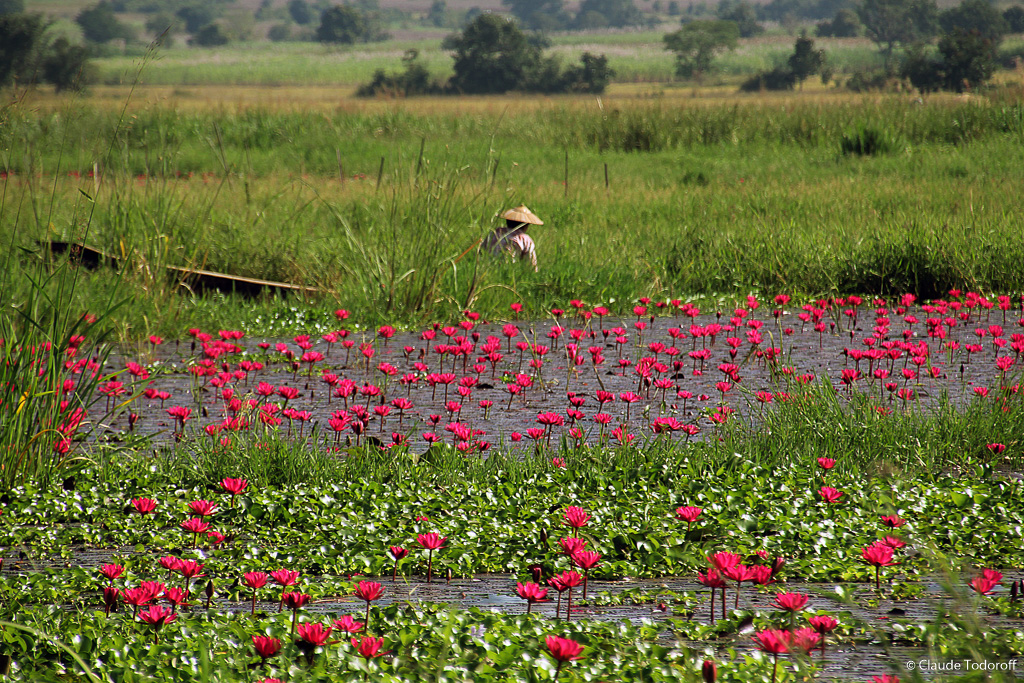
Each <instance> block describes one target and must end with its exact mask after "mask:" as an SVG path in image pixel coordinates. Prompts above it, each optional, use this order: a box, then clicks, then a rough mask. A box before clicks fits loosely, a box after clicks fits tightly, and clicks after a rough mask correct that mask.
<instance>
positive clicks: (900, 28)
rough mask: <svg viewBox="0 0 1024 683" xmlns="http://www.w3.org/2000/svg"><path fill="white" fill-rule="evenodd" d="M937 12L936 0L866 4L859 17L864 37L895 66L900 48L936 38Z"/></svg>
mask: <svg viewBox="0 0 1024 683" xmlns="http://www.w3.org/2000/svg"><path fill="white" fill-rule="evenodd" d="M937 14H938V8H937V7H936V5H935V0H863V2H862V3H861V4H860V6H858V7H857V16H858V17H859V18H860V21H861V23H862V24H864V33H865V35H867V37H868V38H870V39H871V40H872V41H873V42H874V43H875V44H876V45H878V46H879V48H880V49H881V51H882V54H883V55H885V61H886V65H887V66H891V65H892V57H893V52H894V50H895V49H896V46H897V45H909V44H910V43H913V42H915V41H918V40H922V39H925V38H930V37H931V36H933V35H935V28H936V16H937Z"/></svg>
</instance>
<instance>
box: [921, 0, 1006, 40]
mask: <svg viewBox="0 0 1024 683" xmlns="http://www.w3.org/2000/svg"><path fill="white" fill-rule="evenodd" d="M939 26H941V27H942V30H943V31H945V32H946V33H953V31H954V30H956V29H961V30H963V31H965V32H968V33H970V32H971V31H977V32H978V33H979V34H980V35H981V37H982V38H987V39H988V40H990V41H992V43H993V44H994V45H996V46H998V45H999V43H1000V42H1002V40H1003V36H1005V35H1006V34H1007V33H1008V32H1009V31H1010V25H1009V24H1008V23H1007V21H1006V19H1004V18H1003V15H1002V14H1001V13H1000V12H999V11H998V10H997V9H996V8H995V7H993V6H992V5H991V4H989V2H988V0H963V2H961V3H960V4H959V5H957V6H956V7H951V8H949V9H948V10H946V11H944V12H942V13H941V14H940V15H939Z"/></svg>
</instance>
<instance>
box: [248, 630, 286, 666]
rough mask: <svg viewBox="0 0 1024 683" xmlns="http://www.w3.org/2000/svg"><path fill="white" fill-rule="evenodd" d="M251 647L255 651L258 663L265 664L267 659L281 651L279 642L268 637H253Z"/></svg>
mask: <svg viewBox="0 0 1024 683" xmlns="http://www.w3.org/2000/svg"><path fill="white" fill-rule="evenodd" d="M252 647H253V649H254V650H256V654H257V655H258V656H259V658H260V663H261V664H266V663H267V660H268V659H270V658H271V657H273V656H274V655H276V654H277V653H278V652H280V651H281V641H280V639H278V638H271V637H270V636H253V637H252Z"/></svg>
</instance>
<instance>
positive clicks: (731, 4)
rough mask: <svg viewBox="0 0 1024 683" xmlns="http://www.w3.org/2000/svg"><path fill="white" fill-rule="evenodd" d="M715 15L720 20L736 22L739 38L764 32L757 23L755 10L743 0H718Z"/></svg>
mask: <svg viewBox="0 0 1024 683" xmlns="http://www.w3.org/2000/svg"><path fill="white" fill-rule="evenodd" d="M717 16H718V18H719V19H721V20H722V21H734V22H736V26H737V28H739V30H740V38H751V37H753V36H756V35H759V34H761V33H764V27H763V26H761V24H759V23H757V11H755V10H754V7H753V5H751V4H750V3H749V2H746V1H745V0H741V1H740V2H736V0H720V2H719V3H718V12H717Z"/></svg>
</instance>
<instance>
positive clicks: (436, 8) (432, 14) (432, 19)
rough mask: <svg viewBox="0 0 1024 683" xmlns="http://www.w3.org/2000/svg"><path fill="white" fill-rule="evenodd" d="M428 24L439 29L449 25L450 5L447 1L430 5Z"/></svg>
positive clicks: (439, 1) (439, 0)
mask: <svg viewBox="0 0 1024 683" xmlns="http://www.w3.org/2000/svg"><path fill="white" fill-rule="evenodd" d="M427 23H428V24H430V25H431V26H436V27H438V28H441V27H442V26H447V25H448V3H446V2H445V0H434V1H433V2H432V3H430V10H429V11H428V12H427Z"/></svg>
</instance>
